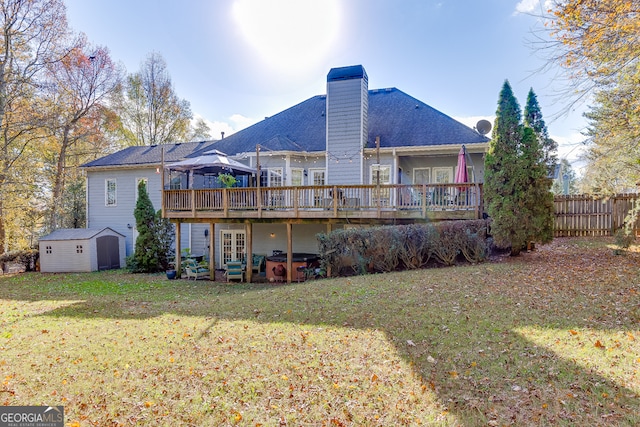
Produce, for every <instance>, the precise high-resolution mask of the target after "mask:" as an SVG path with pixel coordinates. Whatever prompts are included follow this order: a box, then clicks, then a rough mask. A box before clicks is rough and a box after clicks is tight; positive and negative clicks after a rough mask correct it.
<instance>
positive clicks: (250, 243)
mask: <svg viewBox="0 0 640 427" xmlns="http://www.w3.org/2000/svg"><path fill="white" fill-rule="evenodd" d="M245 227H246V230H247V260H246V261H247V262H245V265H246V267H245V268H246V269H247V271H246V272H245V275H246V276H247V282H249V283H251V278H252V277H251V276H253V274H252V273H253V224H252V223H251V222H248V223H247V224H246V225H245Z"/></svg>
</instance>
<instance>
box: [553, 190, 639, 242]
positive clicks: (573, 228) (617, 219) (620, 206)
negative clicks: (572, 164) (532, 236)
mask: <svg viewBox="0 0 640 427" xmlns="http://www.w3.org/2000/svg"><path fill="white" fill-rule="evenodd" d="M638 198H639V196H638V194H616V195H614V196H609V197H599V196H591V195H559V196H556V197H555V199H554V208H555V223H554V236H555V237H571V236H612V235H613V234H614V233H615V230H617V229H619V228H620V227H622V226H623V225H624V219H625V217H626V216H627V214H628V213H629V210H630V209H631V208H632V207H633V206H634V204H635V203H636V202H637V201H638ZM639 229H640V222H636V224H635V230H636V233H637V231H638V230H639Z"/></svg>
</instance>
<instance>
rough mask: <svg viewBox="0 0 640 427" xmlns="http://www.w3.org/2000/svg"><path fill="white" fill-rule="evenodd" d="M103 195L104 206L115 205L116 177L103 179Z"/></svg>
mask: <svg viewBox="0 0 640 427" xmlns="http://www.w3.org/2000/svg"><path fill="white" fill-rule="evenodd" d="M104 187H105V195H104V204H105V205H106V206H116V205H117V199H116V179H115V178H109V179H107V180H105V185H104Z"/></svg>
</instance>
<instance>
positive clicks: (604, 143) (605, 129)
mask: <svg viewBox="0 0 640 427" xmlns="http://www.w3.org/2000/svg"><path fill="white" fill-rule="evenodd" d="M636 69H637V71H636V72H635V73H632V74H631V73H630V74H620V76H619V80H618V81H617V82H616V84H615V85H612V86H611V87H609V88H606V89H602V90H600V91H598V92H597V93H596V95H595V100H594V103H593V105H592V107H591V109H590V111H589V112H588V113H586V114H585V116H586V117H587V119H588V120H589V128H588V130H587V132H586V134H587V136H588V137H589V140H590V141H591V143H590V145H589V148H588V151H587V156H586V158H587V161H588V167H587V177H588V179H587V180H586V181H587V182H589V183H590V190H591V191H594V192H598V193H605V194H607V193H617V192H621V191H625V190H626V189H629V188H634V187H635V183H636V182H638V180H640V162H639V159H640V65H638V66H637V67H636Z"/></svg>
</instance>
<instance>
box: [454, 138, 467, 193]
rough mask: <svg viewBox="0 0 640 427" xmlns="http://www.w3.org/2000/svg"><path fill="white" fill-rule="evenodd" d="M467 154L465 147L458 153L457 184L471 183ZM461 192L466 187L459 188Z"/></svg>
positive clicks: (455, 180)
mask: <svg viewBox="0 0 640 427" xmlns="http://www.w3.org/2000/svg"><path fill="white" fill-rule="evenodd" d="M466 154H467V152H466V149H465V148H464V145H463V146H462V147H460V152H459V153H458V170H457V171H456V177H455V179H454V182H455V183H463V182H465V183H466V182H469V175H468V174H467V156H466ZM458 189H459V190H460V191H462V190H464V189H465V187H458Z"/></svg>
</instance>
